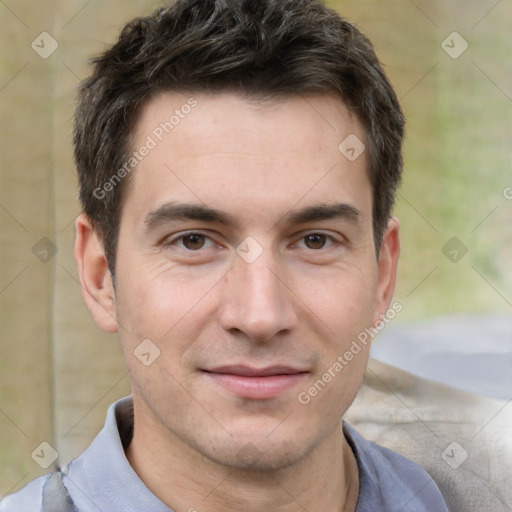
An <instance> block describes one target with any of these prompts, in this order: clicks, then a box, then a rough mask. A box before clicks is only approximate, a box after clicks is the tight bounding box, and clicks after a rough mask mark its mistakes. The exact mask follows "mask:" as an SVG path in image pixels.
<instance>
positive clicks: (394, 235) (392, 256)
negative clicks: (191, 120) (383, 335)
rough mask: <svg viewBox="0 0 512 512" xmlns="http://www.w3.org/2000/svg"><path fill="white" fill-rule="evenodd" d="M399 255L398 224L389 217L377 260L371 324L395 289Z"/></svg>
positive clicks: (378, 317)
mask: <svg viewBox="0 0 512 512" xmlns="http://www.w3.org/2000/svg"><path fill="white" fill-rule="evenodd" d="M399 256H400V224H399V222H398V219H396V218H395V217H391V218H390V219H389V220H388V225H387V227H386V230H385V231H384V235H383V237H382V245H381V249H380V254H379V260H378V269H377V272H378V275H377V288H376V295H375V310H374V311H375V313H374V318H373V325H374V326H375V324H376V323H377V322H378V321H379V320H381V319H382V317H383V316H384V315H385V314H386V311H387V310H388V308H389V305H390V303H391V299H392V298H393V293H394V291H395V282H396V272H397V265H398V258H399Z"/></svg>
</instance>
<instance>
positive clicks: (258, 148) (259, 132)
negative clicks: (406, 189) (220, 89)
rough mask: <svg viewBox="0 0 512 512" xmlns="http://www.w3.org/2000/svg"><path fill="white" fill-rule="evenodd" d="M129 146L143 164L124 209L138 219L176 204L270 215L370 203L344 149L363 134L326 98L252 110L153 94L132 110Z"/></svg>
mask: <svg viewBox="0 0 512 512" xmlns="http://www.w3.org/2000/svg"><path fill="white" fill-rule="evenodd" d="M132 140H133V142H132V150H133V151H135V152H139V154H141V153H144V156H143V157H142V158H140V161H138V162H137V165H136V168H135V169H134V172H133V175H132V176H131V184H130V187H129V191H128V193H127V198H126V199H125V203H126V202H128V201H129V202H130V203H131V209H132V210H133V211H137V212H138V214H139V215H144V214H145V213H147V211H148V210H149V209H154V208H155V206H158V203H163V202H166V201H175V200H176V199H178V198H179V199H183V200H186V201H187V202H190V201H191V200H193V201H194V202H202V203H206V204H208V205H210V206H212V207H215V208H224V209H226V208H229V207H233V208H235V207H239V208H241V209H240V211H239V212H238V213H239V214H245V213H247V212H248V211H250V209H251V208H254V209H256V210H259V211H260V213H263V212H261V208H262V207H264V210H265V211H268V210H271V209H272V208H274V213H275V214H277V213H278V212H280V211H283V210H287V209H289V208H290V206H291V203H294V202H295V203H298V202H302V203H304V206H305V205H306V204H305V203H307V201H310V202H311V204H313V203H315V204H318V203H319V202H323V203H334V202H340V201H346V200H348V199H351V200H352V201H360V202H361V201H362V202H364V203H368V201H367V200H368V197H369V196H371V190H370V182H369V180H368V176H367V171H366V169H367V160H366V154H365V152H364V151H363V152H362V153H361V155H360V156H359V157H358V158H356V159H351V158H347V153H346V149H347V148H346V147H345V146H347V143H346V142H345V141H348V142H349V144H348V145H349V146H350V145H351V146H354V142H356V144H357V143H359V144H360V146H355V150H356V151H357V152H359V151H361V148H364V144H365V142H364V141H365V135H364V130H363V128H362V126H361V124H360V123H359V121H358V120H357V118H356V117H355V116H354V115H353V114H351V113H350V111H349V110H348V108H347V107H346V106H345V105H344V104H343V102H342V101H341V100H340V99H339V98H338V97H337V96H334V95H328V94H325V95H315V96H291V97H286V98H279V99H276V100H272V101H265V102H262V103H256V102H254V101H249V100H247V99H246V98H243V97H241V96H238V95H235V94H230V93H216V94H205V93H201V94H192V95H187V94H177V93H165V94H159V95H158V96H155V97H154V98H152V99H151V100H150V101H148V102H147V104H146V105H145V106H144V107H143V108H142V109H141V112H140V114H139V118H138V122H137V125H136V127H135V130H134V134H133V139H132ZM144 148H149V149H144ZM349 149H350V148H349ZM348 156H352V155H351V154H350V153H349V154H348ZM368 206H369V205H368V204H365V205H358V206H357V207H358V209H359V210H361V211H362V212H363V213H365V211H364V209H365V208H366V207H368ZM271 207H272V208H271Z"/></svg>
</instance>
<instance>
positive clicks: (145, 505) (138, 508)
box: [0, 397, 448, 512]
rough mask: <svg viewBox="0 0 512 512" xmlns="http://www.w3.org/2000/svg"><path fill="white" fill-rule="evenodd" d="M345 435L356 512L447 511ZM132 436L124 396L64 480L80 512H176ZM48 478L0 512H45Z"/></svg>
mask: <svg viewBox="0 0 512 512" xmlns="http://www.w3.org/2000/svg"><path fill="white" fill-rule="evenodd" d="M343 431H344V433H345V436H346V438H347V441H348V442H349V444H350V446H351V448H352V450H353V451H354V454H355V456H356V459H357V464H358V468H359V478H360V481H359V501H358V504H357V508H356V512H448V509H447V508H446V505H445V503H444V500H443V498H442V496H441V493H440V492H439V489H438V488H437V486H436V484H435V483H434V481H433V480H432V478H431V477H430V476H429V475H428V474H427V473H426V472H425V470H423V469H422V468H420V467H419V466H418V465H417V464H415V463H414V462H412V461H410V460H408V459H406V458H405V457H403V456H402V455H399V454H397V453H395V452H393V451H391V450H388V449H387V448H383V447H382V446H379V445H377V444H375V443H373V442H370V441H367V440H366V439H364V438H363V437H362V436H361V435H360V434H358V433H357V431H356V430H355V429H354V428H353V427H351V426H350V425H348V424H347V423H343ZM132 435H133V402H132V399H131V397H126V398H123V399H121V400H119V401H117V402H115V403H114V404H112V405H111V406H110V408H109V410H108V413H107V419H106V421H105V426H104V427H103V429H102V430H101V432H100V433H99V434H98V436H97V437H96V438H95V439H94V441H93V442H92V443H91V445H90V446H89V448H87V450H85V452H84V453H83V454H82V455H81V456H80V457H78V458H77V459H75V460H74V461H72V462H71V463H70V464H69V466H68V469H67V472H66V473H65V474H63V476H62V481H63V482H64V485H65V486H66V488H67V491H68V493H69V495H70V497H71V498H72V500H73V502H74V505H75V507H76V510H77V511H78V512H173V511H172V509H170V508H169V507H167V505H165V504H164V503H162V502H161V501H160V500H159V499H158V498H157V497H156V496H155V495H154V494H152V493H151V491H150V490H149V489H148V488H147V487H146V486H145V485H144V483H143V482H142V480H141V479H140V478H139V477H138V476H137V474H136V473H135V471H134V470H133V469H132V467H131V466H130V464H129V462H128V460H127V459H126V456H125V452H124V447H123V443H124V446H128V444H129V443H130V440H131V436H132ZM49 476H50V475H45V476H42V477H40V478H37V479H36V480H33V481H32V482H30V483H29V484H28V485H27V486H26V487H24V488H23V489H22V490H21V491H19V492H17V493H16V494H12V495H10V496H6V497H5V498H4V499H3V500H2V501H1V502H0V512H44V511H43V508H42V493H43V486H44V484H45V483H46V481H47V480H48V478H49ZM191 507H193V504H191Z"/></svg>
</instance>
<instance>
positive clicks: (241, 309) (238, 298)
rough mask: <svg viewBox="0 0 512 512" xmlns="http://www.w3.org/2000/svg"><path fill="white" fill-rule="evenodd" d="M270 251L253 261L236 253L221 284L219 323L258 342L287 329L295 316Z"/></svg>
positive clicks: (288, 291) (291, 296)
mask: <svg viewBox="0 0 512 512" xmlns="http://www.w3.org/2000/svg"><path fill="white" fill-rule="evenodd" d="M269 252H270V251H264V252H263V254H262V255H261V256H260V257H259V258H258V259H257V260H256V261H254V262H252V263H247V262H246V261H244V260H243V259H242V258H240V257H238V256H237V257H236V260H235V262H234V264H233V269H232V271H231V272H229V273H228V274H227V275H226V277H225V282H224V287H223V301H222V305H221V312H220V325H221V327H222V328H223V329H224V330H226V331H229V332H230V333H231V334H238V335H240V333H243V334H245V335H246V336H247V337H248V338H249V339H250V340H252V341H257V342H266V341H269V340H272V338H274V337H275V336H276V335H278V334H284V333H289V332H290V331H292V330H293V329H294V327H295V326H296V325H297V320H298V316H297V311H296V308H295V307H294V303H295V300H296V298H295V295H294V293H293V291H292V290H291V289H290V288H289V287H288V285H287V284H286V283H285V279H284V278H285V275H284V273H283V271H282V269H281V271H280V270H279V267H278V266H277V264H276V262H275V261H273V257H272V256H270V255H268V253H269Z"/></svg>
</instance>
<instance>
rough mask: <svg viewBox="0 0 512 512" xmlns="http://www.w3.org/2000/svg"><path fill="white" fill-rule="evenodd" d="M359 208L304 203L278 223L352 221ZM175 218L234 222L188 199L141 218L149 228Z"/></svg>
mask: <svg viewBox="0 0 512 512" xmlns="http://www.w3.org/2000/svg"><path fill="white" fill-rule="evenodd" d="M360 217H361V212H360V211H359V210H358V209H357V208H355V207H354V206H352V205H350V204H347V203H335V204H320V205H314V206H308V207H306V208H303V209H300V210H291V211H290V212H288V213H287V214H285V215H284V217H283V220H282V221H281V222H279V223H280V224H282V223H284V224H290V225H294V224H307V223H310V222H315V221H320V220H328V219H340V220H347V221H349V222H351V223H356V222H357V221H359V220H360ZM177 220H197V221H201V222H209V223H217V224H224V225H226V226H230V227H236V226H238V222H237V221H236V220H235V218H234V217H233V216H232V215H230V214H228V213H226V212H224V211H221V210H217V209H214V208H210V207H209V206H204V205H200V204H192V203H176V202H170V203H166V204H164V205H162V206H160V207H159V208H157V209H156V210H153V211H151V212H149V213H148V215H147V216H146V218H145V220H144V225H145V228H146V230H147V231H151V230H153V229H155V228H157V227H159V226H161V225H162V224H167V223H168V222H173V221H177Z"/></svg>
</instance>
